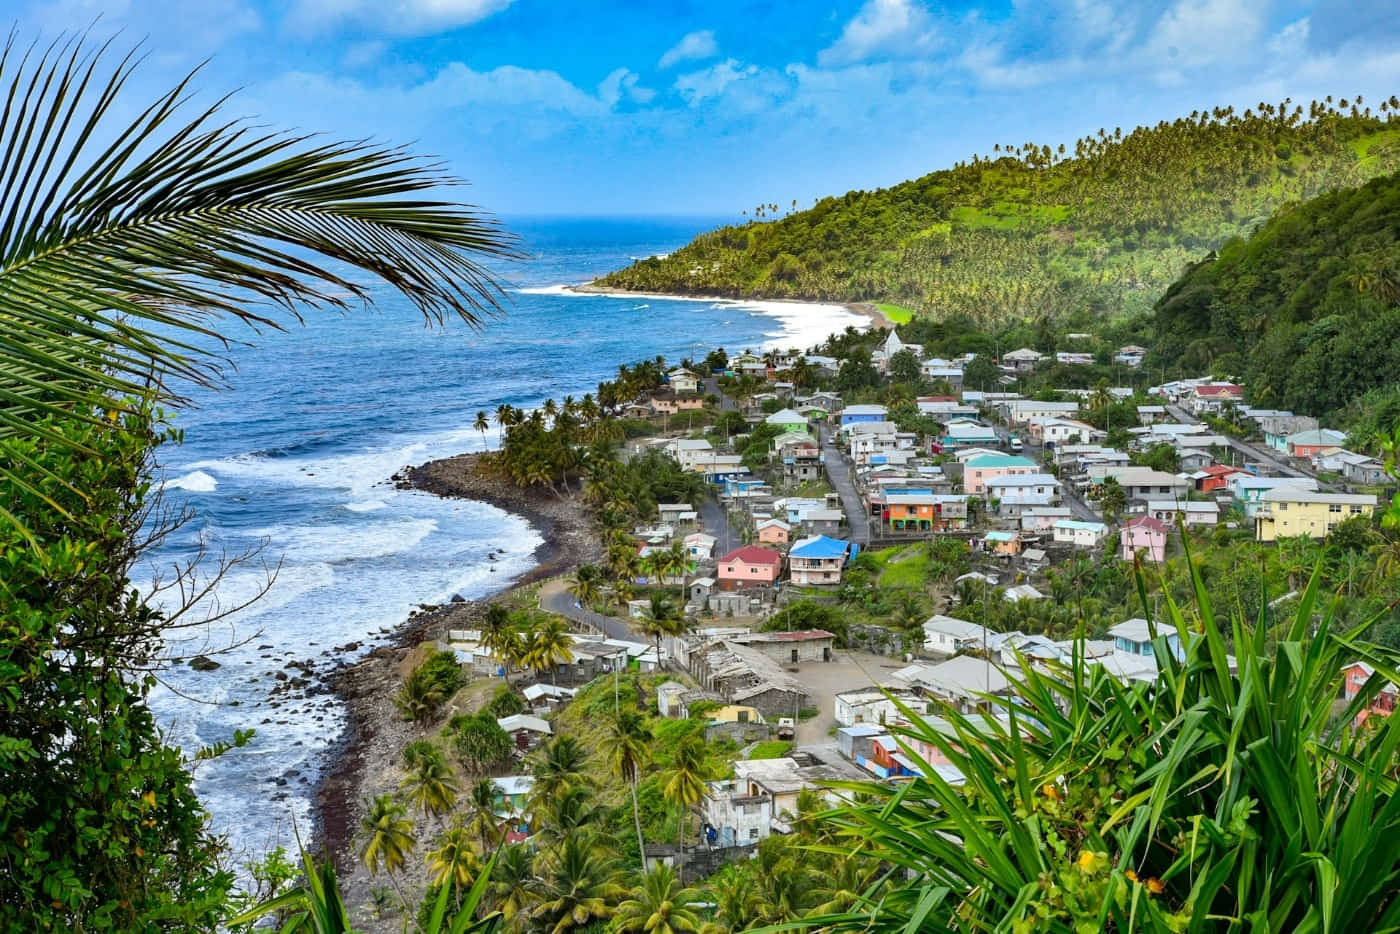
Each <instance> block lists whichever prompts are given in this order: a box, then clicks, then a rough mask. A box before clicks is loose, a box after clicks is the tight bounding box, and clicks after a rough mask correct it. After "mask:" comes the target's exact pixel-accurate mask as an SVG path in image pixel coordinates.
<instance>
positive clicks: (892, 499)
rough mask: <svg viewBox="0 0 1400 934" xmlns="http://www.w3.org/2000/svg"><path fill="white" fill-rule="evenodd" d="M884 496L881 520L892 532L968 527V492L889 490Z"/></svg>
mask: <svg viewBox="0 0 1400 934" xmlns="http://www.w3.org/2000/svg"><path fill="white" fill-rule="evenodd" d="M883 497H884V498H883V502H882V503H881V509H880V521H881V523H882V524H884V525H885V526H886V528H887V529H888V530H889V531H892V532H904V531H920V532H931V531H934V530H939V531H943V530H947V529H962V528H966V527H967V499H968V498H967V496H966V495H958V494H952V493H912V492H908V491H905V490H886V491H885V492H884V494H883Z"/></svg>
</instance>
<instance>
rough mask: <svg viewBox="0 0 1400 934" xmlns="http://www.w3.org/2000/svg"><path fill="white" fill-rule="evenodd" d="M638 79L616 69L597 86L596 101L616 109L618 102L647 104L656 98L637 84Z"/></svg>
mask: <svg viewBox="0 0 1400 934" xmlns="http://www.w3.org/2000/svg"><path fill="white" fill-rule="evenodd" d="M640 80H641V79H640V77H639V76H638V75H637V73H636V72H634V71H631V70H629V69H627V68H616V69H614V70H613V71H612V72H610V73H609V74H608V76H607V77H606V78H604V79H603V80H602V82H601V83H600V84H599V85H598V99H599V100H601V101H602V102H603V103H604V104H606V105H607V106H608V107H609V108H612V107H616V106H617V105H618V102H619V101H623V100H626V101H629V102H631V103H633V104H647V103H650V102H651V100H652V98H654V97H656V92H655V91H653V90H652V89H651V88H644V87H642V86H641V85H640V84H639V83H638V82H639V81H640Z"/></svg>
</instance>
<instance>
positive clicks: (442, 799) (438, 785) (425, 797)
mask: <svg viewBox="0 0 1400 934" xmlns="http://www.w3.org/2000/svg"><path fill="white" fill-rule="evenodd" d="M429 748H430V750H431V751H430V752H424V753H423V754H421V755H419V756H417V757H416V758H415V762H414V765H413V768H412V770H411V771H410V772H409V773H408V777H407V778H405V779H404V780H403V790H404V796H405V797H406V798H407V799H408V803H409V804H410V805H414V806H416V807H417V808H418V810H419V812H420V813H422V814H423V816H424V817H427V816H428V815H432V816H433V817H439V816H441V815H443V814H446V813H447V812H448V811H450V810H452V806H453V805H454V804H456V803H457V783H456V782H454V781H453V779H452V766H450V765H448V764H447V760H446V759H445V758H444V757H443V755H442V752H441V750H439V749H438V748H437V747H435V746H433V747H429Z"/></svg>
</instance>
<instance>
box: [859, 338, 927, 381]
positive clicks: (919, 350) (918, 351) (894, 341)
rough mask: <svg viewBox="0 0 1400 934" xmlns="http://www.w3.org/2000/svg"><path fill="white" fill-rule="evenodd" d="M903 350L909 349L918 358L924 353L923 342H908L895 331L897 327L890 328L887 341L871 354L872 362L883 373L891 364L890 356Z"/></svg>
mask: <svg viewBox="0 0 1400 934" xmlns="http://www.w3.org/2000/svg"><path fill="white" fill-rule="evenodd" d="M901 350H907V351H909V352H910V353H912V354H913V355H914V359H916V360H917V359H918V358H920V357H922V356H923V354H924V348H923V345H922V344H906V343H905V342H904V341H902V340H900V339H899V335H898V334H896V333H895V329H894V328H890V333H889V336H888V337H886V338H885V342H884V343H883V344H881V345H880V346H879V347H878V348H877V349H876V350H875V351H874V352H872V353H871V354H870V362H871V363H873V364H875V367H876V368H877V369H878V370H879V371H880V372H882V373H883V372H885V370H886V369H888V367H889V365H890V358H891V357H893V356H894V355H895V354H897V353H899V352H900V351H901Z"/></svg>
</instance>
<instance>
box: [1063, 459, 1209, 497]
mask: <svg viewBox="0 0 1400 934" xmlns="http://www.w3.org/2000/svg"><path fill="white" fill-rule="evenodd" d="M1086 473H1087V474H1088V478H1089V487H1090V490H1091V495H1092V496H1093V497H1094V498H1095V499H1097V498H1098V497H1099V496H1101V495H1102V493H1103V481H1104V480H1105V479H1106V478H1108V477H1112V478H1114V479H1115V480H1117V481H1118V485H1119V486H1120V487H1122V488H1123V495H1124V496H1126V497H1127V498H1128V501H1129V502H1140V503H1146V502H1148V501H1150V500H1161V499H1185V498H1186V491H1187V489H1188V488H1190V486H1191V481H1189V480H1187V479H1186V478H1184V477H1178V476H1177V475H1176V474H1171V473H1166V472H1164V471H1161V470H1153V469H1152V468H1151V467H1135V466H1129V467H1118V466H1091V467H1090V468H1089V469H1088V471H1086Z"/></svg>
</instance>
